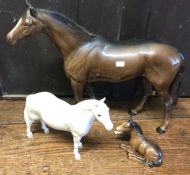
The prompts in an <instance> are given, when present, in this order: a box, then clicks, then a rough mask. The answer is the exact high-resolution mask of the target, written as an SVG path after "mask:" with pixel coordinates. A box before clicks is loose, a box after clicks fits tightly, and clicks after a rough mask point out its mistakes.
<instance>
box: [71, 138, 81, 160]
mask: <svg viewBox="0 0 190 175" xmlns="http://www.w3.org/2000/svg"><path fill="white" fill-rule="evenodd" d="M80 140H81V138H80V137H73V141H74V151H73V153H74V155H75V159H76V160H80V159H81V157H80V154H79V147H80V146H81V142H80Z"/></svg>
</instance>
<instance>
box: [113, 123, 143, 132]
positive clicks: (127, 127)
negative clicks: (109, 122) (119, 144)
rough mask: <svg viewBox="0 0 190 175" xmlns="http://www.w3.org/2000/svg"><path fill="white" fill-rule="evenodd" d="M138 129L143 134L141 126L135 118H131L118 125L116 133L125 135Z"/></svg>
mask: <svg viewBox="0 0 190 175" xmlns="http://www.w3.org/2000/svg"><path fill="white" fill-rule="evenodd" d="M134 129H135V130H136V131H137V132H138V133H139V134H141V135H143V132H142V130H141V127H140V126H139V125H138V124H137V123H136V122H135V121H133V119H130V120H129V121H128V122H125V123H123V124H122V125H120V126H118V127H117V128H116V131H115V134H117V135H125V134H130V132H131V131H132V130H134Z"/></svg>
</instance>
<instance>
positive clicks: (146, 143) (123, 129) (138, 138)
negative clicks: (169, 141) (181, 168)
mask: <svg viewBox="0 0 190 175" xmlns="http://www.w3.org/2000/svg"><path fill="white" fill-rule="evenodd" d="M115 134H128V135H129V140H128V142H127V144H121V148H123V149H125V150H126V151H127V154H128V158H129V159H134V160H137V161H139V162H141V163H143V164H145V165H147V166H149V167H154V166H160V165H161V164H162V162H163V154H162V150H161V149H160V147H159V146H158V145H157V144H155V143H153V142H152V141H150V140H147V139H146V138H145V137H144V136H143V131H142V130H141V127H140V126H139V125H138V124H137V123H136V122H134V121H133V120H132V119H130V120H129V121H128V122H125V123H123V124H122V125H120V126H118V127H117V128H116V131H115Z"/></svg>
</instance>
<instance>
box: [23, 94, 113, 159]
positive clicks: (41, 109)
mask: <svg viewBox="0 0 190 175" xmlns="http://www.w3.org/2000/svg"><path fill="white" fill-rule="evenodd" d="M104 101H105V98H103V99H102V100H95V99H92V100H85V101H82V102H80V103H77V104H76V105H70V104H68V103H67V102H65V101H63V100H60V99H58V98H57V97H56V96H54V95H53V94H51V93H49V92H40V93H37V94H32V95H28V96H27V98H26V104H25V109H24V119H25V122H26V125H27V129H26V132H27V136H28V138H32V137H33V134H32V132H31V125H32V123H33V122H34V121H35V120H40V121H41V126H42V129H43V130H44V132H45V133H46V134H48V133H49V129H48V128H47V127H46V124H47V125H48V126H50V127H52V128H54V129H57V130H62V131H69V132H71V133H72V135H73V141H74V152H73V153H74V156H75V159H76V160H80V154H79V151H78V149H79V148H82V143H81V138H82V137H83V136H85V135H86V134H88V132H89V130H90V128H91V127H92V124H93V122H94V120H95V119H97V120H98V121H99V122H101V123H102V124H103V125H104V126H105V128H106V129H107V130H108V131H111V130H112V128H113V124H112V122H111V120H110V115H109V108H108V107H107V105H106V104H105V103H104Z"/></svg>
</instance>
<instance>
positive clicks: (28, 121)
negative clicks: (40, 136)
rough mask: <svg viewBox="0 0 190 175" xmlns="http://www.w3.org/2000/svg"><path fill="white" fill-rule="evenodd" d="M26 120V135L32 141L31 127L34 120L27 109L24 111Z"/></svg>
mask: <svg viewBox="0 0 190 175" xmlns="http://www.w3.org/2000/svg"><path fill="white" fill-rule="evenodd" d="M24 120H25V122H26V135H27V137H28V138H29V139H31V138H33V134H32V132H31V126H32V123H33V120H31V119H30V117H29V115H28V112H27V110H26V108H25V109H24Z"/></svg>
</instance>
